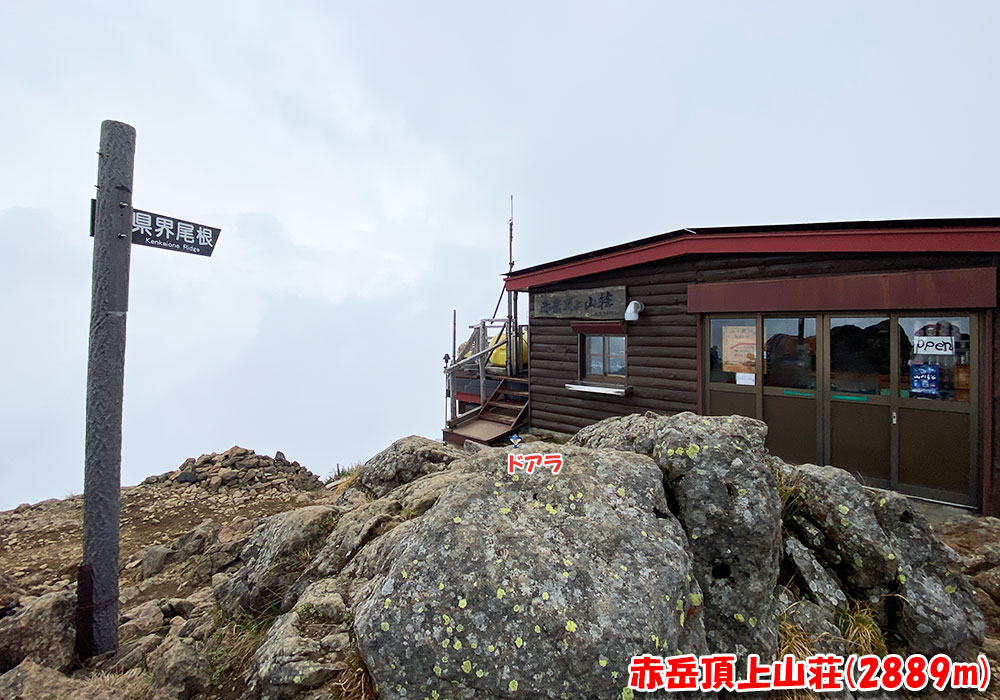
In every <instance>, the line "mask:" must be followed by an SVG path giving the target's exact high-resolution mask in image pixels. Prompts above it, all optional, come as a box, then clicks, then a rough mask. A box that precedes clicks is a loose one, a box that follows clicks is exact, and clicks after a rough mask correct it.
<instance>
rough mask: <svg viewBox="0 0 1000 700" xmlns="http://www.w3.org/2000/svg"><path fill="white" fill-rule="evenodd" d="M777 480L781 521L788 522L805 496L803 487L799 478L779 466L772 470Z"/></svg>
mask: <svg viewBox="0 0 1000 700" xmlns="http://www.w3.org/2000/svg"><path fill="white" fill-rule="evenodd" d="M773 474H774V478H775V480H776V481H777V482H778V498H780V499H781V522H783V523H788V522H790V521H791V519H792V517H794V516H795V514H796V513H797V512H798V510H799V504H800V503H801V499H802V498H803V497H804V496H805V493H804V491H805V487H803V486H802V484H801V479H799V478H797V477H795V476H794V475H793V474H791V473H789V472H787V471H785V470H784V469H782V468H781V467H780V466H778V467H776V468H775V469H774V470H773Z"/></svg>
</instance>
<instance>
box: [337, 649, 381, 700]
mask: <svg viewBox="0 0 1000 700" xmlns="http://www.w3.org/2000/svg"><path fill="white" fill-rule="evenodd" d="M346 661H347V670H345V671H344V672H343V673H341V674H340V678H338V679H337V680H336V682H334V684H333V685H334V687H336V689H337V690H338V691H339V693H340V698H341V700H375V699H376V698H377V697H378V690H377V688H376V687H375V681H374V680H372V677H371V674H370V673H369V672H368V667H367V666H365V662H364V659H362V658H361V652H360V651H358V648H357V647H356V646H354V647H351V650H350V652H349V653H348V656H347V659H346Z"/></svg>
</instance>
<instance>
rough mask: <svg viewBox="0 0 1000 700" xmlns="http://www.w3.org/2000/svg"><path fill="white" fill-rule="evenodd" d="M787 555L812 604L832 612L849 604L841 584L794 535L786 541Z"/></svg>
mask: <svg viewBox="0 0 1000 700" xmlns="http://www.w3.org/2000/svg"><path fill="white" fill-rule="evenodd" d="M785 555H786V559H787V561H788V563H789V566H790V567H792V568H793V569H794V571H795V573H796V575H797V576H798V577H799V579H800V580H801V582H802V585H803V586H804V587H805V590H806V592H807V593H808V595H809V596H810V598H811V599H812V602H814V603H816V604H817V605H819V606H820V607H821V608H824V609H826V610H828V611H830V612H832V611H833V610H835V609H837V608H842V607H844V606H845V605H846V604H847V596H846V595H844V591H843V590H841V588H840V583H839V582H838V581H837V579H836V578H834V576H833V575H831V574H830V573H829V572H828V571H827V570H826V569H824V568H823V567H822V565H821V564H820V563H819V562H818V561H817V560H816V557H815V556H814V555H813V553H812V552H811V551H810V550H809V549H808V548H807V547H806V546H805V545H804V544H802V543H801V542H799V541H798V539H796V538H795V536H794V535H790V536H789V537H788V538H787V539H786V540H785Z"/></svg>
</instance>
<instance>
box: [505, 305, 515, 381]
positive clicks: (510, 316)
mask: <svg viewBox="0 0 1000 700" xmlns="http://www.w3.org/2000/svg"><path fill="white" fill-rule="evenodd" d="M512 294H513V292H507V376H508V377H513V376H514V374H515V372H514V352H515V351H514V345H515V336H516V335H517V328H516V327H515V326H514V307H513V298H512V296H511V295H512Z"/></svg>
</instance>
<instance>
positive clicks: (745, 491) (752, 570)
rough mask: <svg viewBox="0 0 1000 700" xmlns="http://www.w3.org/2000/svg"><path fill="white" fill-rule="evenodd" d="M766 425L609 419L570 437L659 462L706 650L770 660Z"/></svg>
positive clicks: (773, 524) (737, 420)
mask: <svg viewBox="0 0 1000 700" xmlns="http://www.w3.org/2000/svg"><path fill="white" fill-rule="evenodd" d="M766 434H767V427H766V426H765V425H764V423H762V422H760V421H756V420H753V419H751V418H744V417H742V416H733V417H722V418H720V417H704V416H696V415H694V414H693V413H680V414H678V415H676V416H670V417H663V416H658V415H656V414H651V413H647V414H645V415H644V416H638V415H633V416H626V417H624V418H609V419H607V420H603V421H600V422H599V423H595V424H594V425H591V426H589V427H587V428H584V429H583V430H581V431H580V432H579V433H578V434H577V435H576V436H575V437H574V438H573V440H572V441H571V442H572V443H574V444H580V445H586V446H590V447H605V448H607V447H610V448H613V449H616V450H630V451H635V452H639V453H641V454H648V455H649V456H651V457H652V458H653V459H654V460H656V462H657V463H658V464H659V465H660V468H661V469H662V472H663V479H664V487H665V488H666V490H667V498H668V499H669V500H670V502H671V504H672V508H671V509H672V510H673V512H674V513H675V514H676V515H677V517H678V518H679V519H680V521H681V522H682V523H683V526H684V530H685V531H686V533H687V537H688V547H689V548H690V551H691V553H692V554H693V556H694V561H695V575H696V576H697V579H698V582H699V584H700V585H701V588H702V591H703V592H704V594H705V601H706V606H705V629H706V631H707V634H708V643H709V647H710V648H711V650H712V651H715V652H725V653H736V654H737V655H740V656H743V655H745V654H750V653H753V654H758V655H760V656H761V657H762V658H769V657H770V655H771V654H773V653H774V648H775V644H776V640H777V617H776V611H775V609H774V602H773V599H772V591H773V590H774V586H775V584H776V583H777V578H778V564H779V557H780V553H781V503H780V501H779V499H778V496H777V487H776V483H775V478H774V475H773V474H772V473H771V471H770V469H769V468H768V467H767V465H766V464H765V461H764V457H765V454H766V453H765V450H764V439H765V437H766Z"/></svg>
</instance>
